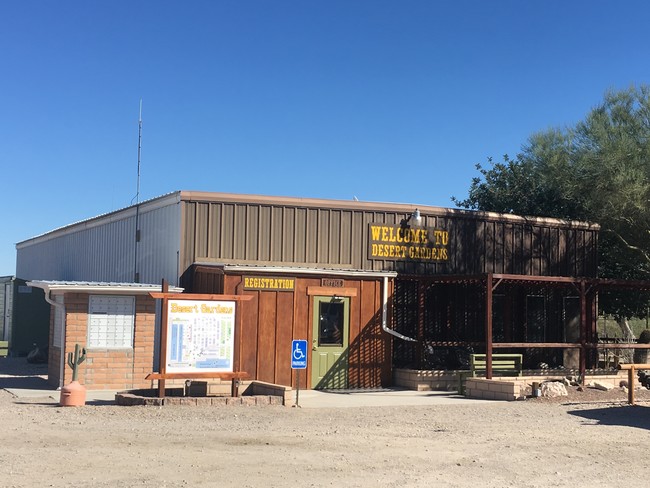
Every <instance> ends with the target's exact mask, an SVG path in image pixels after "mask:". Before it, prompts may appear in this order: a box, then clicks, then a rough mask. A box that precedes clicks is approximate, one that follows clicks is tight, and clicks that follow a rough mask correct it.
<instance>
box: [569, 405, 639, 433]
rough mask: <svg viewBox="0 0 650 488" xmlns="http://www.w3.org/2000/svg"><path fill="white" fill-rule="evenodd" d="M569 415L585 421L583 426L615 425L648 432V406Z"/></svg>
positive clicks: (598, 409)
mask: <svg viewBox="0 0 650 488" xmlns="http://www.w3.org/2000/svg"><path fill="white" fill-rule="evenodd" d="M569 413H570V414H571V415H575V416H576V417H582V418H583V419H585V422H584V424H585V425H617V426H623V427H634V428H636V429H645V430H650V405H645V406H643V405H621V406H619V407H605V408H594V409H591V410H574V411H571V412H569ZM587 421H590V422H587Z"/></svg>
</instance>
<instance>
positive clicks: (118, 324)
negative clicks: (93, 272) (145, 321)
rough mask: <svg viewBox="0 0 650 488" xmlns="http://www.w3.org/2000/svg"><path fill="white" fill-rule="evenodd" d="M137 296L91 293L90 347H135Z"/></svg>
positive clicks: (89, 305) (89, 308) (89, 313)
mask: <svg viewBox="0 0 650 488" xmlns="http://www.w3.org/2000/svg"><path fill="white" fill-rule="evenodd" d="M134 310H135V298H134V297H123V296H110V295H108V296H107V295H91V296H90V300H89V301H88V347H96V348H107V349H117V348H127V347H128V348H131V347H133V324H134Z"/></svg>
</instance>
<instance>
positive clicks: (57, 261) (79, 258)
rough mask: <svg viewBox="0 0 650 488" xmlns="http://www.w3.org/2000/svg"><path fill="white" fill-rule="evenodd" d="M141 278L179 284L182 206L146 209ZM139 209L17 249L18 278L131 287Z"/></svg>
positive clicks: (139, 268) (142, 216)
mask: <svg viewBox="0 0 650 488" xmlns="http://www.w3.org/2000/svg"><path fill="white" fill-rule="evenodd" d="M138 220H139V228H140V236H141V239H140V242H139V243H138V248H137V253H138V265H137V272H138V273H139V275H140V282H142V283H154V284H155V283H160V282H161V280H162V279H163V278H165V279H167V280H168V281H169V282H170V283H171V284H174V285H175V284H176V283H177V271H178V252H179V248H180V205H179V204H178V202H175V201H170V202H169V203H167V204H163V205H161V204H160V203H157V204H156V205H149V204H147V203H144V204H141V206H140V212H139V218H138ZM135 221H136V212H135V208H134V207H130V208H128V209H125V210H122V211H118V212H115V213H112V214H109V215H107V216H104V217H98V218H97V219H93V220H92V221H86V222H82V223H79V224H73V225H71V226H68V227H65V228H63V229H60V230H58V231H54V232H52V233H50V234H46V235H44V236H41V237H38V238H35V239H32V240H30V241H25V242H23V243H20V244H19V245H18V246H17V261H16V275H17V276H19V277H21V278H24V279H28V280H66V281H73V280H78V281H112V282H132V281H134V275H135V271H136V263H135V252H136V243H135Z"/></svg>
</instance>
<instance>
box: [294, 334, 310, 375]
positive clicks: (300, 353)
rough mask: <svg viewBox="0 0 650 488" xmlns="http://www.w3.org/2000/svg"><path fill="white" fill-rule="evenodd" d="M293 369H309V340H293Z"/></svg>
mask: <svg viewBox="0 0 650 488" xmlns="http://www.w3.org/2000/svg"><path fill="white" fill-rule="evenodd" d="M291 369H307V341H303V340H296V341H292V342H291Z"/></svg>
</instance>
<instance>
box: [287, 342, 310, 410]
mask: <svg viewBox="0 0 650 488" xmlns="http://www.w3.org/2000/svg"><path fill="white" fill-rule="evenodd" d="M291 369H296V370H298V371H297V372H296V375H297V377H296V380H297V382H298V386H297V388H296V404H295V405H294V407H300V405H298V399H299V397H300V370H301V369H307V341H306V340H294V341H291Z"/></svg>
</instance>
